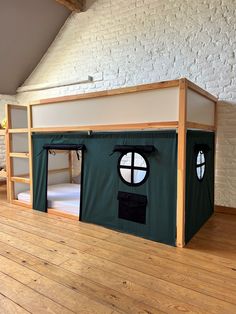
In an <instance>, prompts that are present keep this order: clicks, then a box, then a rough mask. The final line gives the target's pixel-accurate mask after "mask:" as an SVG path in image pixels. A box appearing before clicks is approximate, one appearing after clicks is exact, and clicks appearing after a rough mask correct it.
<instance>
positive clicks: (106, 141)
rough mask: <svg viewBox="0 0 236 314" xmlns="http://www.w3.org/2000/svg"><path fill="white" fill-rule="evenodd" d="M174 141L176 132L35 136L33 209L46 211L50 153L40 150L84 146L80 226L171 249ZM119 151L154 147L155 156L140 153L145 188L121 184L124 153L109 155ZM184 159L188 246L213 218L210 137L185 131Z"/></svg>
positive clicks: (205, 134) (212, 153)
mask: <svg viewBox="0 0 236 314" xmlns="http://www.w3.org/2000/svg"><path fill="white" fill-rule="evenodd" d="M177 141H178V136H177V134H176V132H175V131H153V132H147V131H145V132H113V133H109V132H107V133H92V134H91V135H88V134H87V133H81V132H80V133H64V134H34V135H33V177H34V184H33V207H34V209H36V210H40V211H44V212H46V211H47V172H48V152H47V150H46V149H44V148H43V147H44V145H46V144H67V145H68V144H77V145H79V144H81V145H85V147H86V150H85V151H84V152H83V170H82V182H81V208H80V220H81V221H84V222H88V223H94V224H98V225H102V226H105V227H108V228H111V229H115V230H119V231H121V232H127V233H130V234H135V235H138V236H141V237H144V238H147V239H151V240H154V241H158V242H162V243H166V244H169V245H175V240H176V200H177V144H178V143H177ZM117 145H118V146H119V147H120V146H124V145H125V146H127V145H128V146H129V147H131V148H132V147H134V146H135V147H136V148H135V149H137V147H138V146H147V145H149V146H153V147H155V151H152V152H149V153H147V152H143V156H144V157H145V159H146V160H147V162H148V165H149V169H148V170H149V171H148V177H147V179H146V180H145V182H143V184H141V185H135V186H132V185H129V184H126V183H125V182H124V180H122V179H121V177H120V175H119V169H118V165H119V162H120V158H121V157H122V152H120V151H119V149H118V150H115V152H113V150H114V148H115V147H116V146H117ZM199 150H201V151H204V156H205V161H204V167H205V168H204V170H205V172H204V177H203V179H202V180H199V179H198V178H197V172H196V167H197V166H196V161H197V154H198V152H199ZM186 157H187V158H186V160H187V161H186V217H185V237H186V242H188V241H189V240H190V239H191V238H192V236H193V235H194V234H195V233H196V232H197V231H198V230H199V228H200V227H201V226H202V225H203V224H204V222H205V221H206V220H207V219H208V218H209V217H210V215H211V214H212V212H213V206H214V133H211V132H202V131H188V132H187V152H186ZM130 197H131V198H130ZM127 210H128V211H127ZM127 213H128V214H127Z"/></svg>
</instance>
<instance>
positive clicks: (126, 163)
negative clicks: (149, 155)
mask: <svg viewBox="0 0 236 314" xmlns="http://www.w3.org/2000/svg"><path fill="white" fill-rule="evenodd" d="M118 172H119V175H120V177H121V179H122V181H123V182H125V183H126V184H128V185H133V186H134V185H141V184H142V183H144V182H145V181H146V180H147V177H148V173H149V165H148V161H147V159H146V158H145V157H144V156H143V155H141V154H139V153H136V152H128V153H126V154H123V155H121V157H120V159H119V163H118Z"/></svg>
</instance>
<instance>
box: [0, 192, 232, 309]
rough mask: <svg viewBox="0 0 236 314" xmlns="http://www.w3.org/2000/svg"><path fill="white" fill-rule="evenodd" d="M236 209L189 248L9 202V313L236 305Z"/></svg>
mask: <svg viewBox="0 0 236 314" xmlns="http://www.w3.org/2000/svg"><path fill="white" fill-rule="evenodd" d="M235 230H236V216H232V215H231V216H230V218H229V217H228V216H227V215H225V214H220V213H217V214H215V215H214V216H213V217H212V218H211V219H210V220H209V221H208V222H207V223H206V224H205V225H204V226H203V228H202V229H201V230H200V232H199V233H198V234H197V235H196V236H195V237H194V238H193V239H192V240H191V242H190V243H189V244H188V245H187V247H186V248H184V249H179V248H178V249H177V248H174V247H170V246H166V245H163V244H159V243H155V242H152V241H148V240H145V239H142V238H138V237H134V236H131V235H127V234H124V233H119V232H116V231H112V230H109V229H105V228H102V227H99V226H95V225H91V224H85V223H81V222H77V221H74V220H70V219H68V218H64V217H56V216H54V215H51V214H45V213H41V212H36V211H31V210H28V209H25V208H21V207H18V206H15V205H12V204H8V203H7V202H6V194H5V189H4V187H0V308H1V311H0V312H1V313H23V314H24V313H65V314H66V313H135V314H136V313H146V314H147V313H149V314H151V313H171V314H172V313H220V314H222V313H236V231H235Z"/></svg>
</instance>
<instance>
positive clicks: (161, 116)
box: [32, 87, 179, 128]
mask: <svg viewBox="0 0 236 314" xmlns="http://www.w3.org/2000/svg"><path fill="white" fill-rule="evenodd" d="M178 104H179V89H178V88H177V87H172V88H166V89H157V90H150V91H143V92H138V93H130V94H121V95H114V96H109V97H99V98H91V99H83V100H76V101H70V102H61V103H54V104H48V105H47V104H45V105H35V106H33V107H32V108H33V109H32V113H33V114H32V116H33V127H34V128H39V127H67V126H86V125H106V124H125V123H145V122H166V121H177V120H178Z"/></svg>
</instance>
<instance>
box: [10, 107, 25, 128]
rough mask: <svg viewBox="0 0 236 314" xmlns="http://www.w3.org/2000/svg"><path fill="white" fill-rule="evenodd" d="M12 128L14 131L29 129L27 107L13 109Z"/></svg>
mask: <svg viewBox="0 0 236 314" xmlns="http://www.w3.org/2000/svg"><path fill="white" fill-rule="evenodd" d="M11 127H12V129H21V128H24V129H25V128H27V127H28V119H27V107H23V106H22V107H20V108H19V109H18V108H12V109H11Z"/></svg>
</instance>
